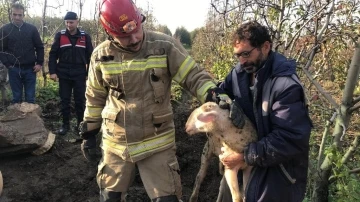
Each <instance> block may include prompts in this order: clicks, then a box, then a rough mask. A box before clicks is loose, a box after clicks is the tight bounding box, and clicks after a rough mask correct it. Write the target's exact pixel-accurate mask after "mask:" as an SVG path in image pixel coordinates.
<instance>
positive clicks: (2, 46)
mask: <svg viewBox="0 0 360 202" xmlns="http://www.w3.org/2000/svg"><path fill="white" fill-rule="evenodd" d="M7 35H8V34H7V32H6V30H5V29H4V27H2V28H0V61H1V62H2V63H3V64H4V65H5V66H6V67H8V66H10V65H11V64H9V60H8V58H7V54H6V52H7V50H8V39H7V37H6V36H7Z"/></svg>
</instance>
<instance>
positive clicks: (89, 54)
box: [85, 34, 94, 66]
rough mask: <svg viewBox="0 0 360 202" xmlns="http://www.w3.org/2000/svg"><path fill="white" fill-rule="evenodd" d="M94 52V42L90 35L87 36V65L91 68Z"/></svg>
mask: <svg viewBox="0 0 360 202" xmlns="http://www.w3.org/2000/svg"><path fill="white" fill-rule="evenodd" d="M93 50H94V47H93V45H92V41H91V37H90V35H88V34H86V55H85V58H86V64H87V65H88V66H89V64H90V58H91V54H92V52H93Z"/></svg>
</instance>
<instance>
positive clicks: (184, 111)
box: [0, 103, 221, 202]
mask: <svg viewBox="0 0 360 202" xmlns="http://www.w3.org/2000/svg"><path fill="white" fill-rule="evenodd" d="M173 108H174V113H175V125H176V130H177V136H176V145H177V156H178V160H179V164H180V169H181V180H182V186H183V198H182V200H183V201H184V202H185V201H188V199H189V197H190V195H191V191H192V188H193V184H194V181H195V176H196V174H197V172H198V170H199V166H200V155H201V152H202V149H203V146H204V144H205V141H206V137H205V135H198V136H193V137H190V136H188V135H187V134H186V133H185V131H184V125H185V122H186V120H187V117H188V115H189V114H190V112H191V110H192V109H191V108H192V107H191V106H190V105H189V104H179V103H173ZM57 110H58V106H56V105H53V106H52V105H50V107H45V109H44V111H43V119H44V121H45V124H46V127H47V128H48V129H49V130H51V131H55V130H56V128H57V127H58V126H59V113H58V111H57ZM74 133H75V132H72V133H69V134H68V135H66V136H64V137H59V136H57V139H56V141H55V144H54V146H53V147H52V149H51V150H50V151H49V152H47V153H46V154H43V155H41V156H33V155H30V154H23V155H17V156H10V157H0V171H1V172H2V174H3V177H4V190H3V194H2V196H1V197H0V202H27V201H29V202H30V201H37V202H39V201H44V202H45V201H46V202H51V201H54V202H55V201H56V202H95V201H98V196H99V195H98V191H99V190H98V187H97V184H96V180H95V174H96V169H97V166H96V165H91V164H89V163H88V162H86V161H85V159H84V158H83V156H82V154H81V151H80V144H81V142H80V141H74V138H73V137H75V135H74ZM220 178H221V176H220V174H218V160H217V159H216V157H214V158H213V159H212V160H211V165H210V167H209V170H208V174H207V176H206V178H205V181H204V182H203V184H202V187H201V189H200V195H199V201H200V202H205V201H206V202H209V201H215V200H216V196H217V193H218V187H219V182H220ZM127 201H128V202H148V201H150V199H149V198H148V197H147V195H146V192H145V189H144V188H143V186H142V182H141V179H140V177H139V175H136V178H135V181H134V184H133V186H132V187H131V188H130V190H129V195H128V198H127Z"/></svg>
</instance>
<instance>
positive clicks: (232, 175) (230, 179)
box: [219, 143, 242, 202]
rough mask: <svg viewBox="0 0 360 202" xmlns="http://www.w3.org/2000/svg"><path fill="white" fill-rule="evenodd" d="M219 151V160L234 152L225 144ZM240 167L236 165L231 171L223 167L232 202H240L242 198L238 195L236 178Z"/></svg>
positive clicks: (238, 189)
mask: <svg viewBox="0 0 360 202" xmlns="http://www.w3.org/2000/svg"><path fill="white" fill-rule="evenodd" d="M221 151H222V153H221V154H220V155H219V159H220V160H221V159H224V158H226V157H227V156H229V155H231V154H232V153H234V151H233V150H231V149H230V148H229V147H228V146H227V145H226V144H225V143H223V147H222V148H221ZM240 167H241V166H240V165H237V166H235V167H234V168H231V169H229V168H227V167H225V171H224V176H225V179H226V182H227V184H228V186H229V189H230V192H231V196H232V201H233V202H242V196H241V193H240V188H239V182H238V178H237V173H238V171H239V169H240Z"/></svg>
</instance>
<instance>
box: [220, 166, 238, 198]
mask: <svg viewBox="0 0 360 202" xmlns="http://www.w3.org/2000/svg"><path fill="white" fill-rule="evenodd" d="M239 168H240V166H237V167H236V168H233V169H228V168H225V172H224V176H225V179H226V182H227V183H228V186H229V188H230V191H231V196H232V201H233V202H242V197H241V194H240V189H239V182H238V178H237V173H238V171H239Z"/></svg>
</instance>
